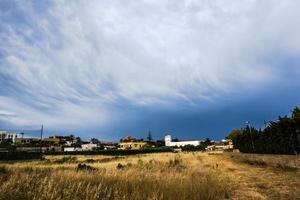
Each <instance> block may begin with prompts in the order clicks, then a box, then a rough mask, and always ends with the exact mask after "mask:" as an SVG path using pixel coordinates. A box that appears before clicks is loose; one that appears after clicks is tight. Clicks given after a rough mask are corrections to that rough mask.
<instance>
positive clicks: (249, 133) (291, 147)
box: [228, 107, 300, 154]
mask: <svg viewBox="0 0 300 200" xmlns="http://www.w3.org/2000/svg"><path fill="white" fill-rule="evenodd" d="M228 138H229V139H232V141H233V144H234V146H235V148H237V149H239V150H240V151H241V152H244V153H267V154H299V153H300V108H299V107H296V108H295V109H294V110H293V111H292V115H291V116H290V117H288V116H284V117H279V119H278V121H276V122H273V121H271V122H269V123H268V125H267V126H266V128H265V129H264V130H257V129H255V128H253V127H249V126H247V127H246V128H242V129H240V130H233V131H232V132H231V133H230V134H229V136H228Z"/></svg>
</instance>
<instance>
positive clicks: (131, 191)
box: [0, 153, 300, 200]
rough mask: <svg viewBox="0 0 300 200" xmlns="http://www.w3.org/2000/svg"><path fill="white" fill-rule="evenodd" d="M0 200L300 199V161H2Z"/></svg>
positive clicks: (190, 156) (234, 157)
mask: <svg viewBox="0 0 300 200" xmlns="http://www.w3.org/2000/svg"><path fill="white" fill-rule="evenodd" d="M0 199H1V200H2V199H3V200H4V199H5V200H6V199H12V200H13V199H24V200H27V199H28V200H29V199H41V200H50V199H51V200H52V199H64V200H68V199H72V200H78V199H105V200H106V199H130V200H135V199H136V200H137V199H153V200H154V199H157V200H158V199H169V200H176V199H183V200H185V199H189V200H192V199H195V200H199V199H204V200H205V199H300V158H299V156H276V155H254V154H247V155H246V154H233V153H224V154H208V153H155V154H143V155H141V154H140V155H132V156H100V155H98V156H97V155H95V156H46V157H45V158H44V160H34V161H22V162H21V161H20V162H2V163H0Z"/></svg>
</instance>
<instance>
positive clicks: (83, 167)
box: [76, 163, 97, 171]
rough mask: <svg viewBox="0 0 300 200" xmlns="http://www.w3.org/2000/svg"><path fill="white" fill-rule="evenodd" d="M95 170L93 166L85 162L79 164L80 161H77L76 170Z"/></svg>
mask: <svg viewBox="0 0 300 200" xmlns="http://www.w3.org/2000/svg"><path fill="white" fill-rule="evenodd" d="M96 170H97V169H96V168H95V167H92V166H90V165H86V164H81V163H79V164H78V165H77V168H76V171H96Z"/></svg>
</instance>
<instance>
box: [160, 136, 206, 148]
mask: <svg viewBox="0 0 300 200" xmlns="http://www.w3.org/2000/svg"><path fill="white" fill-rule="evenodd" d="M200 143H201V140H185V141H178V142H174V141H172V136H171V135H166V136H165V145H166V146H167V147H176V146H177V147H183V146H186V145H192V146H199V145H200Z"/></svg>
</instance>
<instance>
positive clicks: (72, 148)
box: [64, 147, 82, 152]
mask: <svg viewBox="0 0 300 200" xmlns="http://www.w3.org/2000/svg"><path fill="white" fill-rule="evenodd" d="M64 151H66V152H70V151H82V148H80V147H64Z"/></svg>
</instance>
